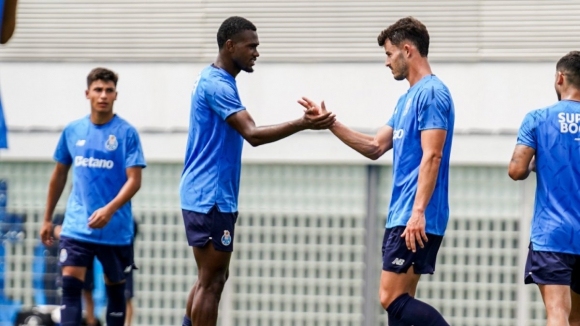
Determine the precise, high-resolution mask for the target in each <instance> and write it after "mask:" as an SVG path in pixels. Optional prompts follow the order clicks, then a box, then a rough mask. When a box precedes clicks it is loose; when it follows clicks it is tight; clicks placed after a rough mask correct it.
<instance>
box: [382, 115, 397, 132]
mask: <svg viewBox="0 0 580 326" xmlns="http://www.w3.org/2000/svg"><path fill="white" fill-rule="evenodd" d="M383 121H384V120H383ZM387 126H389V127H391V128H393V129H394V128H395V114H394V113H393V115H392V116H391V118H390V119H389V121H387Z"/></svg>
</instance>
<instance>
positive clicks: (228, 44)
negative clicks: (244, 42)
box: [225, 39, 235, 53]
mask: <svg viewBox="0 0 580 326" xmlns="http://www.w3.org/2000/svg"><path fill="white" fill-rule="evenodd" d="M234 46H235V44H234V41H232V39H228V40H227V41H226V44H225V47H226V50H228V52H230V53H231V52H234Z"/></svg>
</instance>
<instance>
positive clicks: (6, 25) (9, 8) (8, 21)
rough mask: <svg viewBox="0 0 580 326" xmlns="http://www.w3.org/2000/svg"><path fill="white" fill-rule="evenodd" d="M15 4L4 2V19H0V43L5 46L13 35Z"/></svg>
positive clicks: (13, 1) (14, 0)
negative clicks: (0, 29)
mask: <svg viewBox="0 0 580 326" xmlns="http://www.w3.org/2000/svg"><path fill="white" fill-rule="evenodd" d="M16 2H17V0H5V1H4V17H3V18H2V35H1V37H0V43H1V44H6V42H8V40H10V38H11V37H12V34H14V29H15V28H16Z"/></svg>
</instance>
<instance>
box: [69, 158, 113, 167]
mask: <svg viewBox="0 0 580 326" xmlns="http://www.w3.org/2000/svg"><path fill="white" fill-rule="evenodd" d="M114 165H115V163H114V162H113V161H111V160H101V159H98V158H94V157H89V158H86V157H82V156H76V157H75V166H83V167H86V168H98V169H109V170H110V169H112V168H113V166H114Z"/></svg>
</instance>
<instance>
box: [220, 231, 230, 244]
mask: <svg viewBox="0 0 580 326" xmlns="http://www.w3.org/2000/svg"><path fill="white" fill-rule="evenodd" d="M230 243H232V236H231V235H230V231H228V230H224V235H222V244H223V245H224V246H229V245H230Z"/></svg>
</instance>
